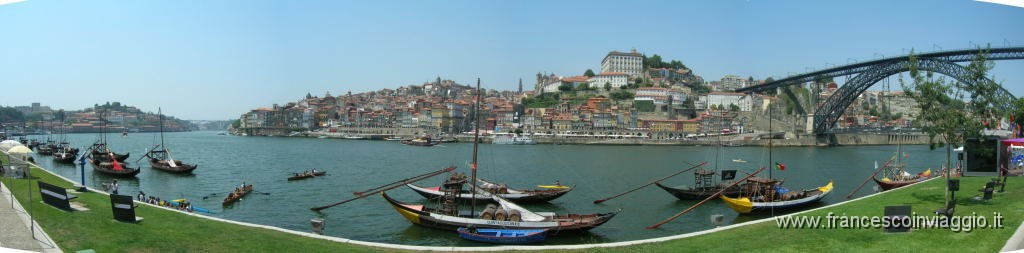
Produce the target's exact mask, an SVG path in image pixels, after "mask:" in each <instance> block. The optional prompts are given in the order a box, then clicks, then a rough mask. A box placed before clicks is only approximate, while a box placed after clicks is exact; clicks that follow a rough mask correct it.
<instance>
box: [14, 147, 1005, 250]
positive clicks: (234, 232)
mask: <svg viewBox="0 0 1024 253" xmlns="http://www.w3.org/2000/svg"><path fill="white" fill-rule="evenodd" d="M0 158H2V157H0ZM32 173H33V174H32V175H33V177H36V178H37V179H38V180H42V181H45V182H47V183H51V184H56V185H59V186H62V187H66V188H70V187H71V183H69V182H66V181H64V180H62V179H60V178H57V177H56V176H54V175H52V174H50V173H49V172H46V171H44V170H41V169H38V168H36V169H34V170H33V171H32ZM988 180H989V178H988V177H975V178H962V181H961V191H960V192H958V196H957V199H958V202H957V203H958V206H957V215H970V214H971V213H972V212H976V213H977V214H978V215H985V216H988V217H989V223H992V222H993V221H992V219H991V216H992V212H1001V213H1002V214H1003V217H1004V220H1003V225H1004V228H1003V229H975V230H973V231H971V232H953V231H950V230H948V229H916V230H913V231H912V232H909V233H901V234H888V233H884V232H882V231H881V229H779V228H778V227H777V226H776V223H775V222H774V221H769V222H765V223H760V224H755V225H750V226H745V227H740V228H735V229H729V230H725V231H722V232H717V233H712V234H707V235H701V236H695V237H691V238H683V239H678V240H672V241H668V242H661V243H650V244H641V245H636V246H628V247H619V248H600V249H588V250H576V251H578V252H582V251H586V252H594V251H596V252H747V251H771V252H849V251H872V252H874V251H919V252H964V251H969V252H995V251H998V250H999V249H1000V248H1002V246H1003V244H1004V243H1005V242H1006V240H1007V239H1008V238H1009V237H1010V236H1011V235H1012V234H1013V232H1014V230H1015V229H1016V227H1017V226H1018V225H1019V224H1021V221H1022V219H1024V215H1021V213H1022V212H1024V199H1022V198H1020V196H1024V179H1022V178H1010V180H1009V182H1008V185H1007V187H1006V192H1005V193H996V195H995V197H994V198H993V199H992V200H990V201H987V202H982V201H975V200H972V199H970V197H973V196H977V195H978V192H977V189H979V188H981V186H982V185H983V184H984V182H986V181H988ZM33 181H34V180H33ZM3 182H4V184H6V185H7V186H8V187H9V188H11V189H12V190H13V191H15V195H16V196H17V198H18V200H19V201H20V202H21V203H22V205H24V206H27V205H28V204H29V203H27V198H28V195H26V190H27V186H26V183H28V181H27V180H24V179H10V178H4V179H3ZM33 183H34V182H33ZM944 184H945V181H944V180H942V179H937V180H932V181H930V182H926V183H921V184H917V185H913V186H909V187H908V189H902V190H898V191H896V192H891V193H887V194H884V195H880V196H875V197H871V198H867V199H864V200H860V201H858V202H854V203H850V204H845V205H840V206H835V207H830V208H826V209H823V210H818V211H814V212H810V213H807V214H804V215H808V216H811V215H820V216H824V215H825V214H826V213H828V212H833V213H835V214H845V215H851V216H852V215H857V216H860V215H872V216H881V215H882V214H883V207H884V206H888V205H910V206H912V208H913V211H915V212H917V213H918V214H920V215H927V214H930V213H931V212H933V211H934V210H935V209H938V208H940V207H941V206H942V205H943V201H944V195H943V191H944V187H943V185H944ZM33 188H35V186H33ZM32 194H33V195H34V196H33V198H34V202H35V203H32V204H33V205H34V209H35V215H36V218H37V220H38V221H39V222H40V224H41V225H42V227H43V228H44V229H45V230H46V232H47V233H48V234H50V236H51V237H52V238H53V239H54V240H55V241H56V242H57V244H58V245H60V248H61V249H62V250H64V251H70V252H73V251H76V250H81V249H88V248H91V249H95V250H96V251H97V252H384V251H391V252H393V251H398V250H391V249H382V248H373V247H365V246H360V245H353V244H346V243H337V242H331V241H327V240H321V239H314V238H307V237H302V236H296V235H292V234H288V233H283V232H278V231H273V230H267V229H260V228H250V227H245V226H239V225H234V224H229V223H224V222H217V221H212V220H207V219H201V218H195V217H189V216H188V215H185V214H181V213H177V212H173V211H168V210H164V209H162V208H155V207H150V206H145V205H141V206H140V207H139V208H138V209H136V211H137V214H138V215H139V216H142V217H145V220H144V221H143V222H142V223H139V224H127V223H121V222H117V221H114V220H113V218H112V216H111V210H110V204H109V198H108V197H107V196H106V195H102V194H98V193H84V194H80V195H79V198H78V199H77V200H76V201H78V202H82V203H85V204H86V205H87V207H88V208H90V209H91V210H90V211H85V212H64V211H61V210H58V209H56V208H53V207H50V206H48V205H46V204H43V203H41V202H40V201H39V192H38V190H34V191H33V192H32ZM834 194H841V193H834ZM637 211H641V210H637ZM665 226H672V224H671V223H669V224H667V225H665ZM567 251H570V250H550V251H548V252H567Z"/></svg>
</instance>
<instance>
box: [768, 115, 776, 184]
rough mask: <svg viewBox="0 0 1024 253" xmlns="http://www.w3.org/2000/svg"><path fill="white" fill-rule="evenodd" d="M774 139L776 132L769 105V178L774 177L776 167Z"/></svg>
mask: <svg viewBox="0 0 1024 253" xmlns="http://www.w3.org/2000/svg"><path fill="white" fill-rule="evenodd" d="M772 139H775V133H773V132H772V106H768V168H770V169H768V179H772V171H774V170H775V168H772V166H775V163H774V161H775V160H774V159H773V158H772Z"/></svg>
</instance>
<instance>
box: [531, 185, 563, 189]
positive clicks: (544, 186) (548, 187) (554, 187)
mask: <svg viewBox="0 0 1024 253" xmlns="http://www.w3.org/2000/svg"><path fill="white" fill-rule="evenodd" d="M537 187H538V188H544V189H569V188H572V187H570V186H568V185H554V184H552V185H546V184H539V185H537Z"/></svg>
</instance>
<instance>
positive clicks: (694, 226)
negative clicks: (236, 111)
mask: <svg viewBox="0 0 1024 253" xmlns="http://www.w3.org/2000/svg"><path fill="white" fill-rule="evenodd" d="M55 137H56V136H55ZM97 139H98V135H97V134H71V135H69V140H70V141H71V143H72V144H73V145H75V146H77V147H85V146H87V145H89V144H91V143H93V142H94V141H96V140H97ZM166 142H167V145H168V146H169V148H170V150H171V151H172V153H173V157H174V158H176V159H180V160H183V161H185V162H187V163H196V164H198V165H199V168H198V169H197V170H196V171H195V173H194V174H192V175H176V174H169V173H165V172H162V171H158V170H154V169H152V168H150V167H149V165H148V163H145V162H144V161H143V165H142V167H143V168H142V173H140V174H139V175H138V177H137V179H122V180H120V185H121V188H120V192H121V194H130V195H132V196H135V195H137V194H138V192H139V191H144V192H145V193H146V194H148V195H151V196H158V197H162V198H164V199H178V198H187V199H188V200H190V201H191V202H192V203H193V205H195V206H199V207H203V208H206V209H209V210H211V211H213V212H214V213H213V214H209V215H211V216H214V217H220V218H225V219H231V220H237V221H243V222H250V223H256V224H264V225H271V226H277V227H282V228H286V229H293V230H298V231H310V222H309V220H310V219H312V218H316V217H318V216H320V217H323V218H326V220H327V222H326V230H325V234H326V235H331V236H337V237H344V238H349V239H355V240H364V241H373V242H387V243H401V244H410V245H431V246H479V245H482V244H477V243H474V242H468V241H464V240H461V239H459V238H458V237H457V235H456V234H455V233H454V232H443V233H439V231H438V230H433V229H429V228H422V227H418V226H415V225H412V224H411V223H409V221H407V220H406V219H404V218H403V217H401V216H400V215H399V214H398V213H397V212H396V211H395V210H394V209H392V208H391V207H390V206H389V205H388V204H387V203H386V202H385V201H384V200H383V198H381V197H379V196H371V197H367V198H365V199H361V200H357V201H354V202H350V203H348V204H344V205H340V206H337V207H334V208H331V209H326V210H324V211H322V212H321V213H319V214H318V213H316V212H313V211H310V210H309V208H311V207H314V206H321V205H326V204H330V203H334V202H337V201H340V200H343V199H346V198H350V197H352V196H353V195H352V192H354V191H361V190H365V189H368V188H373V187H376V186H379V185H382V184H386V183H390V182H394V181H396V180H400V179H402V178H406V177H411V176H414V175H419V174H423V173H426V172H429V171H435V170H439V169H441V168H443V167H445V166H450V165H455V166H458V167H459V171H462V172H466V173H467V174H469V171H468V168H469V166H468V164H469V162H470V160H471V159H472V146H473V145H472V144H471V143H446V144H443V145H440V146H435V147H415V146H405V145H402V144H399V143H398V142H389V141H368V140H340V139H313V138H287V137H239V136H229V135H217V132H181V133H166ZM108 143H109V145H110V146H111V147H112V148H113V149H114V151H116V152H118V153H123V152H131V157H130V158H129V159H128V161H129V162H132V166H135V165H136V163H135V161H136V160H137V159H138V158H139V157H140V156H141V155H142V154H143V153H145V150H146V149H147V148H152V147H153V146H154V145H155V144H157V143H159V137H158V134H155V133H132V134H130V135H129V136H127V137H121V136H120V135H119V134H110V135H109V136H108ZM903 151H904V152H905V153H907V154H908V155H909V157H907V158H905V159H904V162H905V163H906V164H907V168H908V170H909V171H911V172H915V173H916V172H920V171H922V170H923V169H926V168H933V169H934V168H936V167H937V166H939V165H940V163H941V162H942V161H944V155H945V152H944V151H943V150H941V149H940V150H929V149H928V147H927V146H925V145H917V146H904V147H903ZM895 152H896V146H847V147H784V148H774V149H773V150H772V153H773V154H774V157H775V160H776V161H778V162H780V163H783V164H785V165H786V169H785V170H784V171H778V170H775V171H773V174H774V176H775V177H776V178H780V179H784V180H785V186H787V187H789V188H791V189H804V188H813V187H818V186H822V185H824V184H826V183H827V182H828V181H829V180H834V181H835V190H834V192H832V194H830V195H829V196H827V197H826V198H825V199H824V200H823V202H822V203H821V205H824V204H830V203H837V202H840V201H843V200H845V196H846V194H847V193H849V192H850V191H852V190H853V189H854V188H855V187H857V186H858V185H860V183H861V182H863V180H864V179H866V178H867V176H868V175H870V174H871V173H872V171H873V163H874V161H878V163H879V164H881V163H884V161H885V160H886V159H888V158H889V157H892V156H893V155H894V154H895ZM716 154H717V157H718V160H719V161H720V162H719V163H718V168H720V169H740V170H745V171H753V170H756V169H757V166H765V165H767V164H768V160H767V159H768V149H767V148H764V147H723V148H718V147H713V146H710V147H709V146H703V147H701V146H698V147H693V146H584V145H531V146H515V145H491V144H482V145H481V146H480V161H479V170H478V175H479V176H480V177H481V178H485V179H489V180H492V181H498V182H505V183H507V184H508V185H509V186H510V188H529V187H533V186H535V185H538V184H552V183H554V182H555V181H556V180H558V181H560V182H561V183H562V184H566V185H576V187H577V188H576V189H575V190H573V191H572V192H570V193H568V194H567V195H565V196H562V197H561V198H559V199H556V200H554V201H552V202H550V203H545V204H536V205H524V206H525V207H527V208H529V209H531V210H533V211H548V212H557V213H566V212H573V213H595V212H610V211H615V210H617V209H620V208H621V209H622V212H621V213H620V214H619V215H618V216H617V217H615V218H614V219H613V220H611V221H610V222H608V223H606V224H604V225H603V226H600V227H598V228H595V229H593V230H591V231H590V232H588V233H584V234H583V235H580V236H565V237H554V238H550V239H549V240H548V242H546V243H547V244H579V243H600V242H614V241H625V240H634V239H644V238H653V237H661V236H668V235H674V234H680V233H688V232H694V231H699V230H705V229H710V228H713V227H714V225H713V224H711V223H710V221H709V217H710V216H711V215H713V214H722V215H724V216H725V222H726V225H727V224H732V223H736V222H743V221H749V220H752V219H754V218H759V217H751V216H738V215H737V214H736V213H735V212H733V211H732V210H730V209H729V208H728V207H726V206H725V204H724V203H722V202H721V201H719V200H713V201H710V202H709V203H708V204H706V205H704V206H702V207H700V208H698V209H696V210H695V211H693V212H691V213H689V214H686V215H685V216H683V217H681V218H680V219H677V220H676V221H674V222H672V223H669V224H666V225H664V226H662V227H661V228H660V229H657V230H648V229H644V227H646V226H648V225H651V224H654V223H656V222H658V221H660V220H662V219H665V218H667V217H669V216H671V215H673V214H675V213H677V212H679V211H682V210H683V209H686V208H687V207H689V206H691V205H693V204H695V203H696V201H679V200H677V199H676V198H675V197H673V196H672V195H670V194H668V193H666V192H664V191H662V190H661V189H658V188H657V187H655V186H653V185H652V186H651V187H647V188H644V189H642V190H639V191H636V192H633V193H632V194H629V195H625V196H623V197H619V198H617V199H614V200H610V201H607V202H604V203H602V204H597V205H595V204H593V203H592V202H593V201H594V200H596V199H600V198H604V197H608V196H612V195H615V194H618V193H621V192H624V191H626V190H628V189H632V188H634V187H637V186H640V185H643V184H646V183H649V182H651V181H652V180H655V179H657V178H661V177H664V176H667V175H670V174H672V173H675V172H677V171H679V170H682V169H685V168H688V167H690V166H689V165H687V164H686V162H690V163H699V162H701V161H707V162H708V167H709V168H715V167H716ZM36 159H37V161H38V162H39V165H41V166H43V167H45V168H48V169H50V170H51V171H53V172H55V173H57V174H60V175H62V176H64V177H67V178H71V179H74V180H75V181H78V180H79V177H80V175H81V174H80V173H81V172H80V169H79V168H78V167H77V166H74V167H73V166H70V165H62V164H55V163H53V162H52V159H51V158H50V157H39V156H38V155H37V158H36ZM733 159H742V160H745V161H747V163H737V162H733ZM312 168H316V169H317V170H318V171H319V170H326V171H327V172H328V176H325V177H317V178H312V179H307V180H300V181H293V182H288V181H286V178H287V177H288V176H290V175H291V174H292V173H293V172H300V171H303V170H308V169H312ZM742 175H743V174H742V173H740V176H742ZM442 178H443V177H440V176H439V177H435V178H431V179H427V180H424V181H421V182H419V183H418V184H419V185H422V186H437V185H438V184H439V183H440V182H441V180H442ZM85 179H86V184H88V185H89V186H91V187H95V188H101V184H102V183H104V182H109V181H111V180H113V178H111V177H108V176H106V175H102V174H98V173H93V171H92V168H91V167H89V166H88V165H86V167H85ZM243 181H244V182H246V183H250V184H253V185H255V190H256V191H257V192H256V193H254V194H250V195H249V196H247V197H246V198H244V199H243V200H242V201H240V202H238V203H235V204H234V205H233V206H231V207H230V208H222V207H221V204H220V203H221V200H222V199H223V198H224V196H225V193H227V192H229V191H231V190H232V189H234V187H236V186H238V185H239V184H241V183H242V182H243ZM665 183H666V184H668V185H686V184H692V183H693V174H692V173H685V174H682V175H679V176H677V177H674V178H672V179H669V180H666V181H665ZM873 186H874V185H873V183H869V184H868V185H867V186H865V188H864V189H863V190H861V191H860V193H859V194H857V196H863V195H866V194H869V193H871V192H872V187H873ZM388 194H390V195H392V196H393V197H395V198H397V199H399V200H403V201H405V202H423V203H426V201H424V199H423V198H422V197H420V196H419V195H417V194H416V193H414V192H413V191H412V190H410V189H407V188H405V187H402V188H397V189H394V190H391V191H389V192H388ZM203 197H209V198H207V199H203ZM879 211H881V210H879Z"/></svg>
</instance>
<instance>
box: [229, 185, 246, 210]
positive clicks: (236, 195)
mask: <svg viewBox="0 0 1024 253" xmlns="http://www.w3.org/2000/svg"><path fill="white" fill-rule="evenodd" d="M236 190H237V191H235V192H231V193H228V196H227V197H225V198H224V203H223V205H225V206H226V205H230V204H232V203H235V201H238V200H240V199H242V197H245V195H248V194H249V193H250V192H252V185H251V184H249V185H245V187H242V188H236Z"/></svg>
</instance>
